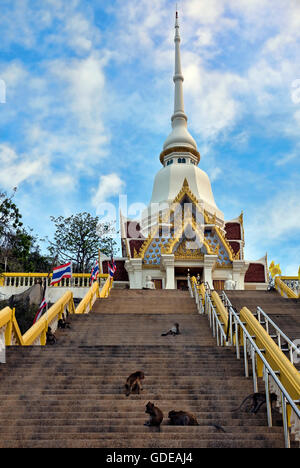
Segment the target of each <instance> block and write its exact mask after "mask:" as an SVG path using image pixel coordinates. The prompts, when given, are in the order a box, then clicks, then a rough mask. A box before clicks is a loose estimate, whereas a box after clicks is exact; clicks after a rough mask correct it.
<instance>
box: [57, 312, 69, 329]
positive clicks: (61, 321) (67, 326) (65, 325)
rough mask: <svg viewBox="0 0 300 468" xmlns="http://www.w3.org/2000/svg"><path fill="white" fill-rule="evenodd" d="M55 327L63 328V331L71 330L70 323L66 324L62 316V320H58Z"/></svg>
mask: <svg viewBox="0 0 300 468" xmlns="http://www.w3.org/2000/svg"><path fill="white" fill-rule="evenodd" d="M57 327H58V328H63V329H65V328H71V327H70V322H67V320H66V319H65V316H64V315H62V318H61V319H59V321H58V322H57Z"/></svg>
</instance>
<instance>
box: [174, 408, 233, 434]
mask: <svg viewBox="0 0 300 468" xmlns="http://www.w3.org/2000/svg"><path fill="white" fill-rule="evenodd" d="M168 416H169V419H170V425H172V426H199V424H198V421H197V418H196V417H195V416H194V415H193V414H192V413H188V412H187V411H174V410H173V411H170V412H169V415H168ZM209 426H212V427H214V428H215V429H217V430H218V431H222V432H226V431H225V429H224V428H223V427H222V426H219V425H218V424H209Z"/></svg>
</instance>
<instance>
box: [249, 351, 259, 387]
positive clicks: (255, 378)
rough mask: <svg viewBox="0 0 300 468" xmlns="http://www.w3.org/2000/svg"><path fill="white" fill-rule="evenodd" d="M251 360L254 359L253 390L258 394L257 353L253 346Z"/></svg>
mask: <svg viewBox="0 0 300 468" xmlns="http://www.w3.org/2000/svg"><path fill="white" fill-rule="evenodd" d="M251 359H252V377H253V388H254V393H257V392H258V385H257V375H256V353H255V349H254V348H253V346H251Z"/></svg>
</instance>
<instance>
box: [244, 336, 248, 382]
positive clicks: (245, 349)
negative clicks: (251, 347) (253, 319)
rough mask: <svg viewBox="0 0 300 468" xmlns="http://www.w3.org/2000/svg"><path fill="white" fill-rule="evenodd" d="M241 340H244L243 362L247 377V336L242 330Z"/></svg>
mask: <svg viewBox="0 0 300 468" xmlns="http://www.w3.org/2000/svg"><path fill="white" fill-rule="evenodd" d="M243 341H244V363H245V376H246V377H247V378H249V365H248V353H247V336H246V334H245V332H244V331H243Z"/></svg>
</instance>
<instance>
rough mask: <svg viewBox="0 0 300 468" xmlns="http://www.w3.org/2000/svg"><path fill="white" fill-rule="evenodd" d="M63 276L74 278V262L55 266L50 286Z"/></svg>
mask: <svg viewBox="0 0 300 468" xmlns="http://www.w3.org/2000/svg"><path fill="white" fill-rule="evenodd" d="M63 278H72V262H69V263H66V264H65V265H61V266H58V267H56V268H53V275H52V281H51V283H50V286H52V285H53V284H56V283H59V282H60V281H61V280H62V279H63Z"/></svg>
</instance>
